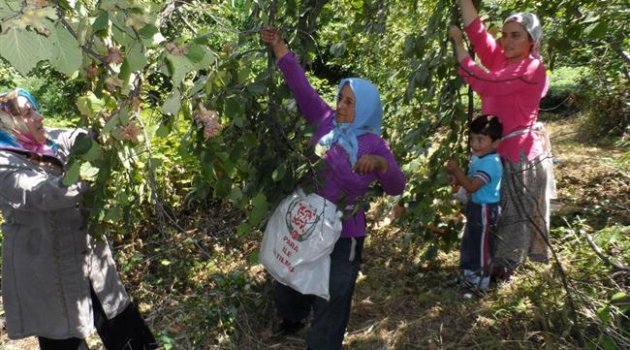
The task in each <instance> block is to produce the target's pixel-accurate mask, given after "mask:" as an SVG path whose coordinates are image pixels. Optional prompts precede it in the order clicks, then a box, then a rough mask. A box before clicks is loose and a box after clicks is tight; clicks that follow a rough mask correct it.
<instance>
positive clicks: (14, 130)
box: [0, 89, 58, 156]
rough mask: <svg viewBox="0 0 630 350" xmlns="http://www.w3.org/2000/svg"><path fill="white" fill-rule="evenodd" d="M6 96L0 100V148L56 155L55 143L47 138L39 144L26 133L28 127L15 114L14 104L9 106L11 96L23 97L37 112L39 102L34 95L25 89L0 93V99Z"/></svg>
mask: <svg viewBox="0 0 630 350" xmlns="http://www.w3.org/2000/svg"><path fill="white" fill-rule="evenodd" d="M11 95H13V96H11ZM3 97H8V101H7V99H4V100H3V101H1V102H0V148H3V149H13V150H18V151H20V150H21V151H28V152H37V153H40V154H45V155H52V156H54V155H56V154H57V149H58V147H57V144H56V143H54V142H53V141H52V140H48V141H47V142H46V143H45V144H39V143H36V142H34V141H33V140H32V138H31V137H30V135H28V128H27V127H26V125H25V124H24V122H23V121H22V120H21V118H19V116H16V115H14V114H15V106H10V104H11V103H12V102H9V101H11V98H13V99H18V98H20V97H22V98H25V99H26V101H27V102H28V104H30V106H31V108H32V109H33V110H35V111H36V112H38V113H39V108H40V107H39V103H37V100H36V99H35V97H34V96H33V95H32V94H31V93H30V92H29V91H28V90H25V89H16V90H13V91H11V92H8V93H4V94H1V95H0V99H2V98H3ZM16 103H17V101H16Z"/></svg>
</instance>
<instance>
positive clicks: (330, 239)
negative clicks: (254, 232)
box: [259, 189, 341, 300]
mask: <svg viewBox="0 0 630 350" xmlns="http://www.w3.org/2000/svg"><path fill="white" fill-rule="evenodd" d="M340 234H341V212H339V211H337V207H336V206H335V204H333V203H332V202H330V201H328V200H326V199H325V198H323V197H321V196H319V195H317V194H309V195H305V194H304V192H302V190H301V189H297V190H296V191H295V192H293V193H292V194H291V195H289V196H288V197H286V198H285V199H283V200H282V202H280V204H279V205H278V207H277V208H276V210H275V211H274V212H273V214H272V215H271V217H270V218H269V221H268V222H267V227H265V235H264V237H263V241H262V244H261V247H260V255H259V257H260V262H261V263H262V264H263V265H264V266H265V268H266V269H267V271H268V272H269V273H270V274H271V275H272V276H273V277H274V278H275V279H276V280H277V281H278V282H280V283H282V284H285V285H287V286H289V287H291V288H293V289H295V290H296V291H298V292H300V293H302V294H313V295H317V296H318V297H321V298H324V299H326V300H328V299H329V298H330V294H329V292H328V284H329V279H330V253H331V252H332V250H333V248H334V246H335V243H336V242H337V239H339V235H340Z"/></svg>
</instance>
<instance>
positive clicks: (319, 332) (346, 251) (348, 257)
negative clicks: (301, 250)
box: [275, 237, 364, 350]
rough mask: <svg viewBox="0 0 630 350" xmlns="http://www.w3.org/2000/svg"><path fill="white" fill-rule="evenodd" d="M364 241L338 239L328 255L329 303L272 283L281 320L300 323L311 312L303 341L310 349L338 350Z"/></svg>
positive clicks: (348, 315)
mask: <svg viewBox="0 0 630 350" xmlns="http://www.w3.org/2000/svg"><path fill="white" fill-rule="evenodd" d="M363 240H364V238H363V237H360V238H340V239H339V240H338V241H337V243H336V244H335V248H334V249H333V252H332V253H331V254H330V260H331V261H330V282H329V283H330V284H329V292H330V300H329V301H326V300H325V299H322V298H319V297H316V296H314V295H304V294H300V293H299V292H297V291H295V290H294V289H292V288H290V287H287V286H285V285H283V284H280V283H276V284H275V286H276V287H275V299H276V305H277V307H278V312H279V314H280V316H281V317H282V318H284V319H287V320H290V321H293V322H297V321H302V320H304V319H305V318H307V317H308V315H309V313H310V311H311V309H313V320H312V322H311V326H310V328H309V330H308V333H307V335H306V342H307V344H308V346H309V348H310V349H312V350H337V349H341V346H342V342H343V336H344V333H345V332H346V326H347V325H348V320H349V319H350V307H351V304H352V294H353V293H354V285H355V282H356V280H357V276H358V274H359V268H360V266H361V255H362V251H363Z"/></svg>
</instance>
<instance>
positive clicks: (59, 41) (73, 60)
mask: <svg viewBox="0 0 630 350" xmlns="http://www.w3.org/2000/svg"><path fill="white" fill-rule="evenodd" d="M45 23H46V26H47V27H48V29H49V30H50V32H51V36H50V37H49V40H50V41H51V42H52V47H53V51H52V53H51V57H50V64H51V65H52V66H53V67H54V68H55V69H56V70H58V71H59V72H61V73H63V74H65V75H66V76H68V77H72V76H73V75H74V74H75V73H76V72H77V71H78V70H79V69H81V64H82V63H83V52H82V51H81V48H79V43H78V42H77V40H76V39H75V38H74V37H73V36H72V34H70V32H68V30H67V29H66V28H65V27H63V26H62V25H61V24H53V23H52V22H50V21H48V20H47V21H46V22H45Z"/></svg>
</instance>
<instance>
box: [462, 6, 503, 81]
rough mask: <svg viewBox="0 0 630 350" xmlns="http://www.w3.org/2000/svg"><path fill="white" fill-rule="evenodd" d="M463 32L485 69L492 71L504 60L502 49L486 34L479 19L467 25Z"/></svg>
mask: <svg viewBox="0 0 630 350" xmlns="http://www.w3.org/2000/svg"><path fill="white" fill-rule="evenodd" d="M464 30H465V31H466V35H467V36H468V40H470V44H471V45H472V47H473V50H474V51H475V53H476V54H477V56H478V57H479V60H481V64H483V65H484V66H485V67H486V68H488V69H492V68H494V66H495V65H496V64H497V63H499V62H502V61H503V60H505V56H504V54H503V49H502V48H501V46H499V43H498V42H497V40H496V39H495V38H494V37H493V36H492V35H490V33H488V31H487V30H486V27H485V25H484V24H483V22H482V21H481V19H480V18H479V17H476V18H474V19H473V20H472V21H471V22H470V23H468V24H467V25H466V26H465V27H464Z"/></svg>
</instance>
